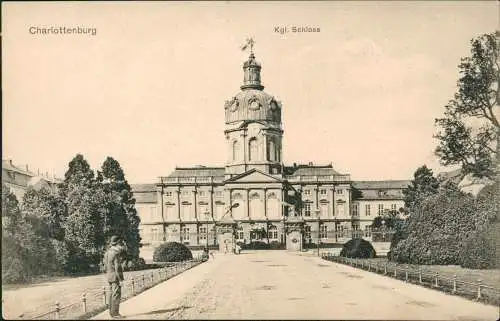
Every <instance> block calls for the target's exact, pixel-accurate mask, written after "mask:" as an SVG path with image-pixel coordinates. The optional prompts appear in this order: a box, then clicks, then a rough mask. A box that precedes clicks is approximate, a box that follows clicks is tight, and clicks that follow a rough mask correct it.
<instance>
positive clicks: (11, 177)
mask: <svg viewBox="0 0 500 321" xmlns="http://www.w3.org/2000/svg"><path fill="white" fill-rule="evenodd" d="M61 182H62V180H60V179H58V178H55V177H49V175H48V173H45V176H43V175H40V174H39V173H34V172H32V171H30V170H29V168H28V166H26V167H25V169H23V168H21V167H18V166H15V165H14V164H13V163H12V160H11V159H7V160H2V183H3V184H5V185H6V186H7V187H8V188H9V190H10V191H11V192H12V193H13V194H14V195H15V196H16V198H17V200H18V201H19V202H21V201H22V200H23V196H24V193H25V192H26V190H27V189H28V187H30V186H31V187H33V188H35V189H37V190H38V189H41V188H48V189H50V190H54V191H55V190H56V189H57V185H58V184H59V183H61Z"/></svg>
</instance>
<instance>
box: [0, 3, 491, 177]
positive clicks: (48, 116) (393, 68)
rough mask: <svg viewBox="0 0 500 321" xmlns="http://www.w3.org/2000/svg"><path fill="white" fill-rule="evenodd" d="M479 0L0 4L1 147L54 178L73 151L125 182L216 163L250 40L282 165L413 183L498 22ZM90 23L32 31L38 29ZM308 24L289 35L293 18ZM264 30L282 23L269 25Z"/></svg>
mask: <svg viewBox="0 0 500 321" xmlns="http://www.w3.org/2000/svg"><path fill="white" fill-rule="evenodd" d="M498 8H499V7H498V4H496V2H494V1H490V2H451V1H447V2H427V1H425V2H424V1H421V2H408V1H405V2H392V1H391V2H378V3H377V2H355V1H351V2H307V3H305V2H279V3H273V2H265V3H264V2H216V3H209V2H141V3H139V2H126V3H119V2H112V3H111V2H109V3H91V2H88V3H87V2H86V3H78V2H52V3H51V2H47V3H34V2H27V3H20V2H15V3H14V2H8V3H5V2H3V3H2V18H3V19H2V38H3V45H2V59H3V64H2V75H3V77H2V91H3V93H2V94H3V104H2V158H3V159H6V158H10V159H12V160H13V162H14V164H17V165H20V166H22V167H24V164H28V166H29V168H30V169H31V170H34V171H35V172H36V171H37V169H39V170H40V171H41V172H48V173H49V174H50V175H52V174H55V175H56V176H58V177H63V176H64V172H65V171H66V170H67V166H68V163H69V162H70V160H71V159H72V158H73V157H74V156H75V155H76V154H77V153H81V154H83V155H84V157H85V158H86V159H87V161H88V162H89V163H90V165H91V167H92V168H93V169H98V168H100V166H101V165H102V163H103V161H104V160H105V159H106V157H107V156H111V157H113V158H115V159H116V160H118V161H119V162H120V164H121V166H122V167H123V169H124V171H125V174H126V177H127V179H128V181H129V182H131V183H154V182H156V181H157V180H158V177H159V176H166V175H168V174H169V173H170V172H171V171H172V170H173V169H174V168H175V167H176V166H179V167H182V166H192V165H198V164H201V165H207V166H223V165H224V162H225V160H226V150H227V149H226V146H225V144H226V141H225V139H224V134H223V131H224V102H225V101H226V100H230V99H231V98H232V97H233V96H235V95H236V94H237V93H238V92H239V90H240V88H239V86H240V85H241V84H242V81H243V70H242V64H243V62H244V61H245V60H246V59H247V57H248V52H243V51H241V46H242V45H243V44H244V43H245V39H246V38H248V37H253V39H254V40H255V46H254V52H255V56H256V58H257V60H258V61H259V62H260V63H261V64H262V73H261V77H262V82H263V84H264V86H265V89H264V90H265V91H266V92H267V93H269V94H271V95H274V96H275V97H276V98H277V99H278V100H280V101H281V102H282V104H283V110H282V121H283V128H284V139H283V160H284V162H285V164H292V163H307V162H310V161H312V162H314V163H315V164H329V163H333V166H334V168H335V169H336V170H337V171H339V172H342V173H348V174H351V178H352V179H353V180H383V179H384V180H385V179H411V178H412V175H413V173H414V171H415V170H416V168H417V167H419V166H421V165H423V164H427V165H428V166H430V167H431V168H433V169H434V170H435V171H436V172H439V171H441V170H443V169H442V168H441V167H440V166H439V162H438V160H437V159H436V157H435V156H434V155H433V151H434V149H435V147H436V145H437V141H436V139H434V138H433V134H434V133H435V132H436V128H435V126H434V119H435V118H437V117H440V116H442V114H443V112H444V106H445V105H446V103H447V102H448V100H450V99H451V98H453V94H454V93H455V91H456V81H457V79H458V77H459V73H458V68H457V65H458V64H459V62H460V58H461V57H464V56H467V55H469V53H470V40H471V39H472V38H474V37H477V36H479V35H481V34H483V33H490V32H493V31H494V30H498V29H499V21H498V17H499V10H498ZM63 26H64V27H67V28H74V27H81V28H84V29H86V28H95V30H96V32H95V35H92V34H50V35H47V34H45V35H44V34H40V33H36V32H33V30H36V28H39V29H40V28H50V27H56V28H59V27H63ZM293 26H298V27H311V28H319V32H302V33H293V32H291V28H292V27H293ZM276 27H278V28H279V27H286V28H288V29H289V30H290V31H289V32H288V33H284V34H281V33H279V32H276Z"/></svg>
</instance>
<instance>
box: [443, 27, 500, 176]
mask: <svg viewBox="0 0 500 321" xmlns="http://www.w3.org/2000/svg"><path fill="white" fill-rule="evenodd" d="M471 45H472V48H471V55H470V57H465V58H462V60H461V63H460V65H459V66H458V67H459V70H460V79H459V80H458V82H457V86H458V91H457V92H456V93H455V96H454V99H452V100H450V102H449V103H448V104H447V105H446V106H445V113H444V117H443V118H438V119H436V125H437V127H438V128H439V132H438V133H437V134H436V135H435V137H436V138H438V140H439V146H438V147H437V148H436V150H435V153H436V155H437V156H439V157H440V159H441V163H442V164H443V165H454V164H460V165H461V166H462V169H463V171H464V173H465V174H468V173H472V174H473V175H474V176H476V177H489V178H496V179H498V176H497V175H498V170H499V167H498V166H499V164H500V161H499V159H500V124H499V122H498V115H499V113H498V112H499V110H498V108H499V106H500V88H499V84H500V32H498V31H497V32H495V33H491V34H484V35H482V36H480V37H477V38H475V39H472V40H471Z"/></svg>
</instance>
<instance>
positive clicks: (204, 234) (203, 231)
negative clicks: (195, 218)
mask: <svg viewBox="0 0 500 321" xmlns="http://www.w3.org/2000/svg"><path fill="white" fill-rule="evenodd" d="M198 232H199V235H200V240H206V239H207V228H206V227H200V228H199V229H198Z"/></svg>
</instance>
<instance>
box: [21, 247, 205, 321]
mask: <svg viewBox="0 0 500 321" xmlns="http://www.w3.org/2000/svg"><path fill="white" fill-rule="evenodd" d="M202 262H203V260H202V258H201V256H200V257H197V258H196V259H193V260H190V261H184V262H172V263H168V262H166V263H165V262H164V263H161V264H164V265H165V266H164V267H162V268H159V269H157V270H154V271H149V272H145V273H142V274H139V275H135V276H134V277H132V278H130V279H128V280H125V281H124V282H123V283H122V301H124V300H126V299H128V298H131V297H133V296H135V295H137V294H139V293H141V292H143V291H144V290H147V289H149V288H151V287H153V286H155V285H157V284H159V283H161V282H163V281H166V280H168V279H170V278H172V277H174V276H176V275H178V274H180V273H182V272H184V271H186V270H188V269H190V268H192V267H194V266H196V265H198V264H200V263H202ZM109 294H110V288H109V285H108V286H103V287H102V288H100V289H94V290H93V291H88V292H85V293H82V294H81V296H80V299H79V300H75V299H72V300H68V301H67V302H65V303H62V300H61V301H59V302H55V303H54V305H52V306H44V307H38V308H37V309H35V310H34V311H33V312H32V313H27V314H24V315H23V316H22V317H21V318H20V319H31V320H33V319H36V320H54V319H55V320H58V319H86V318H88V317H90V316H92V315H94V314H96V313H98V312H101V311H104V310H105V309H106V308H107V305H108V304H109V302H108V301H109Z"/></svg>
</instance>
